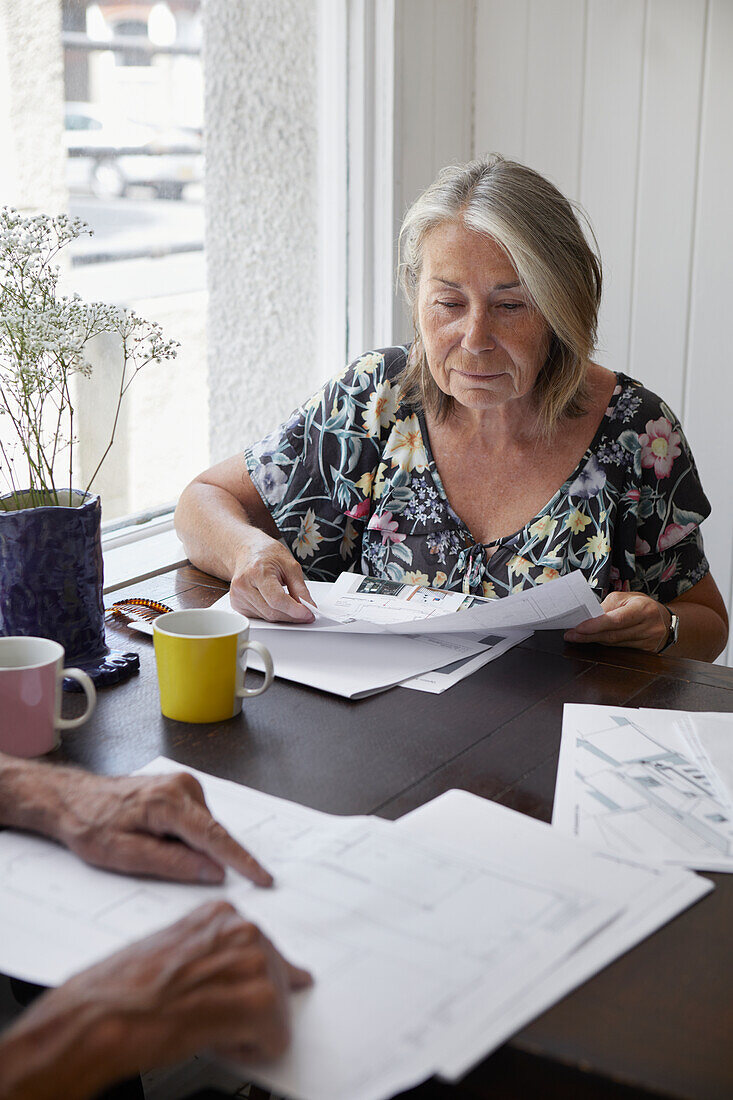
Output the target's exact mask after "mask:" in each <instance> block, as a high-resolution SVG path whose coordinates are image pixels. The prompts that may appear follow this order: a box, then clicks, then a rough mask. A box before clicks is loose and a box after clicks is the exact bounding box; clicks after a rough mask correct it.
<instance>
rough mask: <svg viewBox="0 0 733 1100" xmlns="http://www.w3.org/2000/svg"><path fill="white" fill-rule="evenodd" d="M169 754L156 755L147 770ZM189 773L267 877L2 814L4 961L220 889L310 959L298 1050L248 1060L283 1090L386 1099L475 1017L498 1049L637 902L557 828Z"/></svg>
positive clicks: (71, 956)
mask: <svg viewBox="0 0 733 1100" xmlns="http://www.w3.org/2000/svg"><path fill="white" fill-rule="evenodd" d="M175 770H181V769H180V767H179V766H178V765H176V764H174V763H173V762H172V761H168V760H164V759H161V758H159V759H158V760H156V761H153V763H152V764H150V765H148V766H147V767H146V768H145V769H143V771H144V772H146V773H160V772H166V771H175ZM193 774H195V775H197V777H198V778H199V780H200V781H201V783H202V785H203V788H204V792H205V794H206V799H207V802H208V805H209V806H210V808H211V810H212V812H213V813H214V814H215V815H216V817H218V818H219V820H221V821H222V822H223V823H224V825H225V826H226V827H227V828H228V829H229V830H230V831H231V832H232V833H233V834H234V835H235V836H236V837H237V839H238V840H240V841H241V842H242V843H243V844H244V845H246V846H247V847H248V848H249V849H250V850H251V851H252V852H253V853H254V854H255V855H256V856H257V858H258V859H260V860H261V861H262V862H263V863H264V865H265V866H266V867H268V868H269V869H270V870H271V871H272V873H273V874H274V876H275V883H276V885H275V886H274V888H272V889H270V890H267V889H258V888H257V887H254V886H253V885H252V884H251V883H249V882H248V881H247V880H246V879H244V878H242V877H241V876H239V875H237V874H236V873H233V872H231V871H230V872H228V875H227V880H226V882H225V883H224V884H223V885H222V886H221V887H205V886H191V885H182V884H175V883H166V882H157V881H153V880H151V879H143V878H140V879H135V878H128V877H125V876H122V875H114V874H110V873H107V872H105V871H100V870H97V869H95V868H92V867H88V866H86V865H85V864H83V863H81V862H80V861H79V860H78V859H77V858H76V857H75V856H73V855H71V854H70V853H69V852H67V851H65V850H64V849H61V848H59V847H58V846H57V845H55V844H53V843H51V842H49V841H46V840H44V839H42V838H38V837H33V836H29V835H24V834H18V833H13V832H9V831H8V832H5V833H2V834H0V969H2V970H4V971H5V972H7V973H11V974H16V975H18V976H19V977H23V978H26V979H29V980H31V981H36V982H40V983H43V984H52V985H53V984H57V983H59V982H62V981H63V980H64V979H66V978H67V977H69V976H70V975H71V974H72V973H74V972H76V971H78V970H80V969H81V968H83V967H85V966H88V965H89V964H91V963H93V962H95V961H96V960H98V959H100V958H101V957H102V956H104V955H106V954H107V953H109V952H111V951H113V950H115V949H116V948H119V947H122V946H123V945H124V944H128V943H130V942H132V941H133V940H135V939H137V938H138V937H140V936H143V935H145V934H146V933H149V932H152V931H153V930H155V929H158V928H160V927H162V926H164V925H166V924H168V923H169V922H171V921H173V920H175V919H176V918H178V917H180V916H182V915H183V914H185V913H186V912H188V911H190V910H191V909H192V908H193V907H194V906H196V905H198V904H199V903H200V902H202V901H204V900H211V899H213V898H216V897H222V898H227V899H229V900H230V901H232V902H233V903H234V904H235V905H236V906H237V907H238V908H239V909H240V910H241V911H242V912H243V913H246V914H247V916H248V917H249V918H251V919H252V920H254V921H256V922H257V923H258V924H260V925H261V926H262V927H263V929H265V931H266V932H267V933H268V934H269V935H270V936H271V937H272V938H273V940H274V941H275V942H276V943H277V944H278V946H279V947H280V948H281V949H282V950H283V952H284V953H285V954H286V955H287V956H288V957H290V958H292V959H293V961H295V962H298V963H301V964H302V965H304V966H307V967H309V968H310V969H311V970H312V971H313V973H314V976H315V985H314V987H313V988H312V989H310V990H304V991H302V992H301V993H298V994H296V995H295V996H294V998H293V1007H294V1019H293V1042H292V1045H291V1047H290V1048H289V1050H288V1051H287V1052H286V1053H285V1054H284V1055H283V1056H282V1057H281V1058H279V1059H278V1060H276V1061H275V1062H273V1063H268V1064H267V1065H256V1066H252V1067H248V1068H247V1071H246V1072H247V1074H248V1075H251V1077H252V1078H254V1079H255V1080H257V1081H259V1082H261V1083H262V1084H264V1085H265V1086H266V1087H269V1088H271V1089H273V1090H274V1091H275V1092H277V1093H278V1094H279V1095H285V1096H290V1097H294V1098H297V1100H345V1098H346V1097H348V1098H349V1100H382V1098H384V1097H389V1096H392V1095H393V1094H394V1093H395V1092H398V1091H400V1090H402V1089H406V1088H408V1087H410V1086H412V1085H414V1084H416V1083H417V1082H419V1081H421V1080H422V1079H424V1078H425V1077H428V1076H430V1075H431V1074H433V1073H434V1072H436V1070H438V1069H439V1068H440V1067H442V1066H443V1065H445V1064H447V1063H448V1062H449V1061H450V1060H451V1059H452V1058H453V1057H454V1056H455V1052H456V1051H458V1050H460V1049H462V1047H463V1040H464V1036H465V1035H466V1034H468V1033H473V1031H474V1029H475V1028H476V1027H477V1025H478V1023H479V1022H480V1030H481V1036H482V1041H483V1044H484V1046H483V1050H484V1052H488V1051H489V1050H491V1049H493V1048H494V1047H495V1046H496V1045H497V1043H498V1042H500V1041H501V1040H502V1039H503V1038H504V1037H505V1033H506V1031H505V1024H504V1020H505V1018H506V1014H507V1013H508V1012H509V1011H510V1009H511V1006H512V1004H513V1003H514V1001H515V1000H516V998H517V997H518V996H519V995H520V994H521V995H522V996H524V997H528V996H531V990H532V988H533V987H534V985H535V984H536V983H537V982H538V980H540V979H541V977H542V976H543V975H544V974H545V973H547V972H549V971H550V970H551V969H552V968H553V967H554V966H556V965H557V964H558V963H559V961H560V960H561V959H563V958H566V957H568V956H569V955H570V954H571V953H572V952H573V951H575V950H576V949H577V948H578V947H579V946H580V945H581V944H582V943H584V942H586V941H587V940H588V939H589V938H591V937H593V936H594V935H595V934H597V933H598V932H599V930H601V929H602V928H606V927H608V926H609V925H610V924H611V923H612V922H613V921H615V920H616V919H617V918H618V917H619V916H620V915H621V914H622V913H623V911H624V909H625V908H626V905H627V893H625V892H623V891H616V890H614V889H612V888H611V887H610V886H609V881H608V878H607V876H605V875H603V876H601V875H595V876H590V875H589V874H588V873H587V868H586V867H584V866H578V865H577V864H576V861H575V859H574V858H569V857H568V841H566V840H565V839H564V838H563V837H560V836H557V835H556V834H554V833H553V834H551V835H550V836H549V837H548V840H547V843H546V844H545V845H544V847H543V850H542V851H541V853H539V852H537V851H536V850H535V848H534V846H532V845H530V846H527V847H523V848H521V850H520V849H518V848H517V849H511V848H510V847H509V848H508V847H507V846H506V845H505V843H504V837H503V832H502V831H501V830H499V831H498V832H494V833H493V835H491V836H490V837H489V838H488V842H487V843H486V844H485V845H482V846H481V847H480V848H467V849H466V850H461V849H460V848H455V849H451V848H448V847H444V846H443V845H437V844H435V843H434V842H433V841H432V840H431V839H429V838H424V837H416V836H410V835H407V834H406V833H402V832H400V831H398V830H397V829H396V827H395V826H394V825H393V824H392V823H391V822H386V821H380V820H378V819H375V818H364V817H362V818H358V817H357V818H343V817H333V816H330V815H327V814H322V813H318V812H316V811H314V810H309V809H307V808H305V807H303V806H299V805H297V804H295V803H291V802H286V801H284V800H282V799H278V798H273V797H271V796H269V795H265V794H262V793H261V792H258V791H254V790H250V789H247V788H245V787H241V786H239V785H237V784H235V783H231V782H228V781H226V780H221V779H215V778H213V777H211V776H207V775H203V774H201V773H196V772H194V773H193ZM548 832H549V830H548ZM474 1041H475V1036H474Z"/></svg>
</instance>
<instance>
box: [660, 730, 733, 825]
mask: <svg viewBox="0 0 733 1100" xmlns="http://www.w3.org/2000/svg"><path fill="white" fill-rule="evenodd" d="M674 717H675V718H676V719H677V721H678V722H679V728H680V731H681V733H682V734H683V735H684V736H685V737H686V738H687V740H688V742H689V744H690V747H691V748H692V750H693V752H694V754H695V758H696V760H697V761H698V763H699V764H700V767H701V769H702V770H703V771H705V772H706V773H707V774H708V775H710V777H711V778H712V779H713V782H714V783H715V785H716V788H717V791H718V794H719V796H720V800H721V802H726V803H728V804H729V805H731V804H733V714H716V713H714V712H713V713H710V714H706V713H700V714H692V713H688V712H686V711H685V712H675V713H674Z"/></svg>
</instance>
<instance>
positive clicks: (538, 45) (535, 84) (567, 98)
mask: <svg viewBox="0 0 733 1100" xmlns="http://www.w3.org/2000/svg"><path fill="white" fill-rule="evenodd" d="M586 16H587V3H586V0H555V2H554V3H552V4H548V3H545V2H542V0H533V2H532V3H531V5H530V10H529V28H528V35H527V78H526V83H527V94H526V97H525V121H524V149H523V158H522V159H523V160H524V163H525V164H529V165H530V166H531V167H532V168H535V169H536V170H537V171H538V172H542V174H543V175H545V176H547V177H548V178H549V179H551V180H552V182H553V183H554V184H556V186H557V187H559V188H560V190H561V191H562V192H563V194H565V195H567V196H568V197H569V198H577V197H578V183H579V173H580V153H581V132H582V117H583V87H584V79H585V33H586Z"/></svg>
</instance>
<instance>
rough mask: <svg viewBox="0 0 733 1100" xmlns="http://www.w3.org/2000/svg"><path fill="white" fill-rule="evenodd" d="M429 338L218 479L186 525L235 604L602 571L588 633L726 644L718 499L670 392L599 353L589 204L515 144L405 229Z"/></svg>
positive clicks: (709, 653)
mask: <svg viewBox="0 0 733 1100" xmlns="http://www.w3.org/2000/svg"><path fill="white" fill-rule="evenodd" d="M400 248H401V266H400V274H401V280H402V286H403V289H404V291H405V294H406V297H407V300H408V303H409V305H410V308H411V310H412V315H413V319H414V325H415V338H414V341H413V343H412V345H411V346H410V347H395V348H388V349H386V350H383V351H377V352H370V353H368V354H366V355H363V356H362V357H361V358H359V359H358V360H357V361H356V362H355V363H353V364H352V365H351V366H350V367H348V368H347V369H346V370H345V371H343V372H342V373H341V374H339V375H338V376H337V377H336V378H334V379H333V380H332V381H330V382H329V383H327V384H326V385H325V386H324V387H323V389H322V390H321V391H320V392H319V393H317V394H316V395H315V396H314V397H313V398H311V400H310V401H308V402H307V403H306V404H305V405H304V406H303V407H302V408H300V409H298V410H297V411H296V412H295V413H294V414H293V415H292V416H291V417H290V419H289V420H287V421H286V422H285V423H284V424H283V425H282V426H281V427H279V428H277V429H276V430H275V431H274V432H272V434H271V435H269V436H267V437H266V438H265V439H263V440H262V441H261V442H259V443H256V444H254V445H252V446H250V447H248V448H247V449H246V450H245V451H244V453H243V454H241V455H236V456H234V457H233V458H230V459H228V460H227V461H225V462H222V463H220V464H219V465H217V466H214V467H212V468H211V469H210V470H207V471H206V472H205V473H203V474H201V475H200V476H199V477H197V478H196V479H195V480H194V481H193V482H192V483H191V484H190V485H189V486H188V487H187V489H186V490H185V492H184V493H183V495H182V497H181V501H180V503H179V506H178V510H177V513H176V520H177V527H178V531H179V534H180V535H181V537H182V539H183V541H184V545H185V547H186V550H187V552H188V554H189V556H190V558H191V560H192V561H193V562H195V564H197V565H199V566H200V567H201V568H202V569H205V570H207V571H209V572H212V573H215V574H217V575H218V576H221V577H225V578H227V579H230V580H231V581H232V600H233V603H234V604H235V606H238V607H240V608H241V609H242V610H243V611H246V612H248V613H249V614H252V615H254V616H257V617H260V618H264V619H268V620H283V621H293V622H305V621H309V620H310V619H311V614H310V612H309V611H308V609H307V608H305V607H304V606H303V605H302V603H300V602H299V601H300V600H301V598H304V599H309V595H308V590H307V587H306V583H305V577H311V578H314V579H324V580H332V579H335V577H337V576H338V574H339V573H340V572H341V571H342V570H346V569H349V568H352V567H354V568H356V569H357V570H358V571H361V572H363V573H367V574H370V575H371V576H375V577H381V578H388V579H392V580H395V581H402V580H404V581H409V582H417V583H423V584H430V585H433V586H437V587H442V588H452V589H458V590H462V591H464V592H466V593H473V594H475V595H483V596H488V597H492V598H499V597H502V596H504V595H507V594H509V593H512V592H516V591H520V590H522V589H524V588H528V587H530V586H532V585H538V584H545V583H548V582H550V581H552V580H553V579H554V578H555V577H557V576H558V575H560V574H563V573H567V572H570V571H571V570H575V569H579V570H581V571H582V572H583V573H584V574H585V576H586V578H587V580H588V582H589V583H590V585H591V586H592V587H593V588H594V590H595V591H596V593H597V594H598V595H599V597H600V598H601V599H602V601H603V610H604V614H603V616H601V617H599V618H597V619H593V620H589V621H588V622H587V623H583V624H581V625H580V626H578V627H576V629H575V630H573V631H569V632H568V633H567V635H566V637H567V638H568V640H570V641H574V642H600V643H603V644H606V645H619V646H632V647H634V648H637V649H642V650H646V651H648V652H651V653H660V652H663V651H666V650H668V649H669V650H671V651H672V652H673V653H674V654H675V655H679V656H689V657H696V658H698V659H701V660H713V659H714V658H715V657H716V656H717V654H718V653H720V652H721V650H722V649H723V647H724V645H725V643H726V638H727V630H728V625H727V616H726V611H725V606H724V604H723V601H722V599H721V596H720V593H719V591H718V589H717V587H716V585H715V582H714V580H713V578H712V577H711V575H710V572H709V567H708V562H707V560H706V558H705V554H704V551H703V545H702V538H701V535H700V524H701V522H702V521H703V520H704V519H705V517H706V516H707V515H709V513H710V505H709V503H708V501H707V498H706V497H705V494H704V492H703V489H702V486H701V485H700V480H699V477H698V474H697V470H696V467H695V463H694V460H693V457H692V455H691V453H690V450H689V447H688V444H687V441H686V439H685V437H684V435H683V433H682V429H681V427H680V425H679V423H678V421H677V419H676V417H675V416H674V414H673V413H672V412H671V410H670V409H669V408H668V406H667V405H666V404H665V403H664V401H662V400H661V399H660V398H659V397H657V396H656V395H655V394H653V393H651V392H650V391H649V390H647V389H645V388H644V387H643V386H642V385H641V384H640V383H639V382H636V381H634V380H632V379H630V378H628V377H627V376H626V375H625V374H620V373H614V372H612V371H610V370H607V369H605V368H604V367H602V366H599V365H598V364H597V363H594V362H593V361H592V359H591V355H592V352H593V349H594V346H595V336H596V321H597V315H598V307H599V304H600V297H601V267H600V262H599V260H598V258H597V256H596V254H595V253H594V251H593V250H592V249H591V248H590V246H589V244H588V242H587V241H586V238H585V236H584V234H583V232H582V229H581V227H580V224H579V222H578V220H577V218H576V215H575V213H574V211H573V208H572V207H571V205H570V203H569V202H568V201H567V200H566V199H565V198H564V197H563V196H562V195H561V194H560V192H559V191H558V190H557V189H556V188H555V187H554V186H553V185H552V184H551V183H549V182H548V181H547V180H546V179H544V178H543V177H542V176H540V175H538V174H537V173H536V172H534V171H532V170H531V169H529V168H526V167H524V166H522V165H520V164H517V163H514V162H512V161H507V160H504V159H503V158H502V157H500V156H489V157H486V158H483V159H481V160H476V161H471V162H470V163H468V164H465V165H461V166H458V167H453V168H447V169H445V170H443V171H442V172H441V173H440V175H439V176H438V178H437V180H436V181H435V182H434V183H433V184H432V185H431V186H430V187H429V188H428V189H427V191H425V193H424V194H423V195H421V196H420V198H419V199H418V200H417V201H416V202H415V204H414V205H413V206H412V208H411V209H410V210H409V212H408V214H407V216H406V218H405V221H404V224H403V226H402V230H401V234H400Z"/></svg>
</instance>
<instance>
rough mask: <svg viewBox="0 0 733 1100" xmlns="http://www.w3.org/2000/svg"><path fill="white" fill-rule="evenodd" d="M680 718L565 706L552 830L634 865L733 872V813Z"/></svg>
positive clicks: (623, 709) (664, 712)
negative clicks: (637, 862)
mask: <svg viewBox="0 0 733 1100" xmlns="http://www.w3.org/2000/svg"><path fill="white" fill-rule="evenodd" d="M681 717H682V716H681V715H678V714H676V713H675V712H674V711H669V710H635V709H633V708H626V707H604V706H591V705H581V704H577V703H566V704H565V708H564V711H563V726H562V742H561V745H560V760H559V763H558V770H557V782H556V786H555V804H554V808H553V814H552V823H553V825H554V826H556V827H557V828H558V829H560V830H561V831H562V832H565V833H568V834H570V835H572V836H576V837H578V838H579V839H580V840H582V841H584V842H585V843H587V844H589V845H591V846H592V847H594V848H597V849H605V850H606V851H609V852H613V853H615V854H617V855H619V856H622V857H625V858H627V859H636V860H647V861H649V862H653V863H664V864H669V865H672V866H680V867H692V868H696V869H697V870H706V871H733V807H731V804H730V802H729V801H727V800H726V799H725V796H724V795H723V794H721V786H720V780H719V778H718V776H717V775H716V774H715V773H714V772H713V770H712V769H711V768H710V766H709V765H706V764H705V762H704V760H703V758H702V757H700V756H698V755H696V752H695V749H694V747H693V746H692V745H691V744H690V742H689V740H688V739H687V738H686V736H685V733H684V730H683V728H682V724H681V721H680V719H681Z"/></svg>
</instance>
